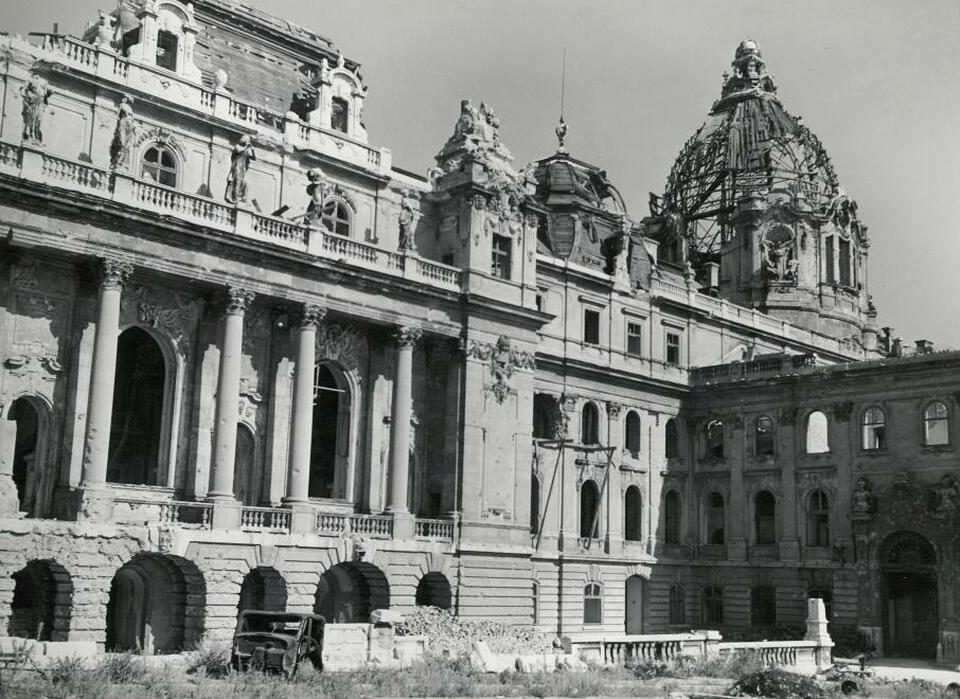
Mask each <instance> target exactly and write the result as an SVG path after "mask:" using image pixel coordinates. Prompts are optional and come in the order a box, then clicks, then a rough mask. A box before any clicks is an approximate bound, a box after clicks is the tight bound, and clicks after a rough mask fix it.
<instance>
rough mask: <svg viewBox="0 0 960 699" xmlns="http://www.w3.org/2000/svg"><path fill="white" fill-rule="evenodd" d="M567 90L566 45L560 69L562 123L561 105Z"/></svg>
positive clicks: (561, 119)
mask: <svg viewBox="0 0 960 699" xmlns="http://www.w3.org/2000/svg"><path fill="white" fill-rule="evenodd" d="M566 89H567V45H566V44H564V45H563V59H562V63H561V68H560V121H563V103H564V98H565V96H566V95H565V93H566Z"/></svg>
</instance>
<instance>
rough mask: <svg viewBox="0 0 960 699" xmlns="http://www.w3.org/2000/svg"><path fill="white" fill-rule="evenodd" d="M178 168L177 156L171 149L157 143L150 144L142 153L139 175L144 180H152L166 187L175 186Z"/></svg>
mask: <svg viewBox="0 0 960 699" xmlns="http://www.w3.org/2000/svg"><path fill="white" fill-rule="evenodd" d="M178 174H179V169H178V168H177V158H176V156H174V154H173V151H172V150H170V149H169V148H167V147H166V146H162V145H160V144H159V143H158V144H157V145H155V146H150V147H149V148H148V149H147V151H146V152H145V153H144V154H143V166H142V168H141V170H140V176H141V177H142V178H143V179H145V180H153V181H154V182H156V183H158V184H162V185H164V186H166V187H176V186H177V177H178Z"/></svg>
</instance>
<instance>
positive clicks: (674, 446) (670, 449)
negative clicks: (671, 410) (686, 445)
mask: <svg viewBox="0 0 960 699" xmlns="http://www.w3.org/2000/svg"><path fill="white" fill-rule="evenodd" d="M671 426H672V428H673V436H672V437H673V438H672V439H671V435H670V432H669V430H670V428H671ZM680 454H681V450H680V427H679V423H678V421H677V418H675V417H671V418H667V421H666V422H665V423H663V456H664V458H665V459H667V460H670V459H679V458H680Z"/></svg>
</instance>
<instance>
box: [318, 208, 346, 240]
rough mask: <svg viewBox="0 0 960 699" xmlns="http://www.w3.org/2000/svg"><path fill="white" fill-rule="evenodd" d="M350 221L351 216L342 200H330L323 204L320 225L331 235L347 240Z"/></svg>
mask: <svg viewBox="0 0 960 699" xmlns="http://www.w3.org/2000/svg"><path fill="white" fill-rule="evenodd" d="M352 221H353V214H352V213H351V212H350V207H349V206H348V205H347V202H345V201H344V200H343V199H330V200H329V201H327V202H325V203H324V205H323V214H322V215H321V216H320V223H322V224H323V226H324V227H325V228H326V229H327V230H328V231H330V232H331V233H335V234H337V235H342V236H343V237H345V238H349V237H350V223H351V222H352Z"/></svg>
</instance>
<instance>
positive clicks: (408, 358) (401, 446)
mask: <svg viewBox="0 0 960 699" xmlns="http://www.w3.org/2000/svg"><path fill="white" fill-rule="evenodd" d="M419 339H420V330H418V329H416V328H400V329H399V330H397V332H396V333H395V335H394V341H395V343H396V347H397V374H396V379H395V381H394V384H393V417H392V419H391V430H390V431H391V437H392V439H391V444H390V479H391V480H390V500H389V501H388V504H387V511H388V512H392V513H393V514H394V527H393V530H394V536H395V537H397V538H411V539H412V538H413V516H412V515H411V514H410V511H409V510H408V509H407V479H408V475H409V468H410V417H411V412H412V407H413V406H412V400H413V347H414V345H415V344H416V343H417V340H419ZM407 528H409V530H410V531H409V533H407V532H406V529H407Z"/></svg>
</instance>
